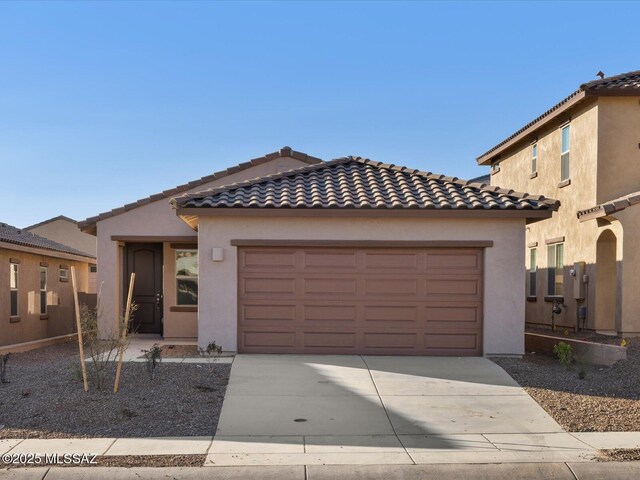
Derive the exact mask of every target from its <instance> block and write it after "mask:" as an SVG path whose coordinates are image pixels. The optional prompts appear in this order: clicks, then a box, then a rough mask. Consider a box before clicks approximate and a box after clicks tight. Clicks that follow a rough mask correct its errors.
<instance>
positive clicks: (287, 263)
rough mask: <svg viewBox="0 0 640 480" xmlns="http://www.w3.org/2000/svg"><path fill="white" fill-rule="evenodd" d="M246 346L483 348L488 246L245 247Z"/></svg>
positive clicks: (384, 350) (296, 349) (280, 349)
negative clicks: (484, 269) (484, 256)
mask: <svg viewBox="0 0 640 480" xmlns="http://www.w3.org/2000/svg"><path fill="white" fill-rule="evenodd" d="M238 265H239V275H238V277H239V283H238V289H239V291H238V300H239V305H238V307H239V312H238V317H239V318H238V351H239V352H247V353H334V354H376V355H380V354H382V355H384V354H388V355H481V354H482V286H481V283H482V250H481V249H462V248H411V249H409V248H320V247H304V248H303V247H296V248H292V247H244V248H240V249H239V259H238Z"/></svg>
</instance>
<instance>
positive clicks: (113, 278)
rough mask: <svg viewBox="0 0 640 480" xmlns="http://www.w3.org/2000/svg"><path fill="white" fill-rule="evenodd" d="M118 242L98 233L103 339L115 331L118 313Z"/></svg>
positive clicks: (101, 333)
mask: <svg viewBox="0 0 640 480" xmlns="http://www.w3.org/2000/svg"><path fill="white" fill-rule="evenodd" d="M120 250H121V249H120V247H119V246H118V242H114V241H113V240H111V238H108V237H107V238H103V236H102V235H100V232H98V265H99V267H98V285H97V288H98V292H99V295H100V318H99V319H98V328H99V330H100V336H101V337H103V338H105V337H107V336H109V335H111V334H113V333H114V332H115V331H117V325H118V321H119V319H118V315H119V311H120V307H119V305H120V278H121V271H120V265H121V263H122V258H121V254H120Z"/></svg>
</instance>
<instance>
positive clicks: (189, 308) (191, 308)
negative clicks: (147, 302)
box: [169, 305, 198, 313]
mask: <svg viewBox="0 0 640 480" xmlns="http://www.w3.org/2000/svg"><path fill="white" fill-rule="evenodd" d="M169 311H170V312H193V313H197V312H198V306H197V305H174V306H173V307H169Z"/></svg>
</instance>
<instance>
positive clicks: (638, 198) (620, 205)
mask: <svg viewBox="0 0 640 480" xmlns="http://www.w3.org/2000/svg"><path fill="white" fill-rule="evenodd" d="M639 203H640V192H633V193H630V194H628V195H624V196H622V197H619V198H616V199H613V200H609V201H608V202H604V203H601V204H600V205H596V206H595V207H591V208H587V209H586V210H580V211H579V212H578V219H579V220H580V221H581V222H586V221H587V220H593V219H595V218H600V217H605V216H607V215H610V214H612V213H616V212H619V211H620V210H624V209H625V208H627V207H630V206H632V205H637V204H639Z"/></svg>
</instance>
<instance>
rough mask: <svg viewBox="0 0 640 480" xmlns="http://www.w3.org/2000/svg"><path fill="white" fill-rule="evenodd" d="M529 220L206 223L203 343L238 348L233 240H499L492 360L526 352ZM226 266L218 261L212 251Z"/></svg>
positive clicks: (488, 286)
mask: <svg viewBox="0 0 640 480" xmlns="http://www.w3.org/2000/svg"><path fill="white" fill-rule="evenodd" d="M524 227H525V221H524V219H504V220H500V219H485V220H479V219H478V220H476V219H456V220H453V219H433V218H431V219H419V218H389V219H370V218H368V219H365V218H360V219H358V218H309V217H296V218H265V217H245V216H242V217H236V218H233V217H202V218H201V219H200V225H199V230H198V231H199V233H198V248H199V258H200V265H199V267H200V272H199V275H200V298H199V306H198V309H199V314H198V343H199V345H200V346H201V347H205V346H206V345H207V344H208V343H209V342H210V341H213V340H215V341H216V342H217V343H218V344H220V345H222V347H223V349H225V350H229V351H235V350H236V348H237V318H238V303H237V288H238V255H237V248H236V247H233V246H231V243H230V242H231V240H232V239H261V240H262V239H264V240H266V239H270V240H292V239H294V240H413V241H425V240H443V241H446V240H491V241H493V242H494V244H493V247H490V248H486V249H485V257H484V258H485V261H484V263H485V270H484V282H483V284H484V335H483V338H484V348H483V351H484V354H485V355H522V354H523V353H524V308H525V302H524V299H525V269H524V250H525V249H524V237H525V229H524ZM213 247H222V248H223V249H224V260H223V261H222V262H213V261H212V260H211V249H212V248H213Z"/></svg>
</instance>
